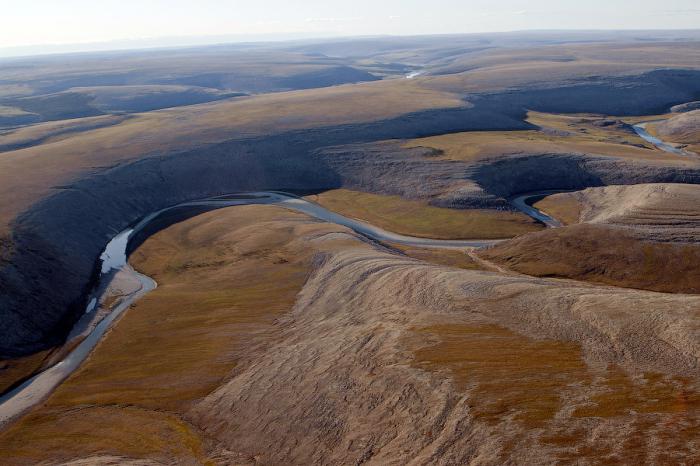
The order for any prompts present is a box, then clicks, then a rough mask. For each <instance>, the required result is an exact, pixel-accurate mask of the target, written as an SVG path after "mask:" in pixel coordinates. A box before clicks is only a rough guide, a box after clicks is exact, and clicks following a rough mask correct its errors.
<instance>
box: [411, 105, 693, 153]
mask: <svg viewBox="0 0 700 466" xmlns="http://www.w3.org/2000/svg"><path fill="white" fill-rule="evenodd" d="M600 119H602V117H600V116H593V115H559V114H547V113H539V112H532V111H531V112H529V113H528V118H527V121H529V122H530V123H532V124H534V125H537V126H539V127H540V128H542V130H528V131H469V132H462V133H453V134H444V135H440V136H432V137H427V138H419V139H412V140H410V141H407V142H406V143H405V147H417V146H424V147H431V148H434V149H437V150H439V151H441V152H442V154H441V155H439V156H438V157H437V158H438V159H443V160H461V161H468V162H474V161H478V160H483V159H487V158H491V157H497V156H501V155H523V154H533V155H538V154H548V153H581V154H594V155H605V156H610V157H620V158H631V159H645V160H646V159H649V160H665V161H668V160H682V158H681V156H676V155H673V154H669V153H666V152H662V151H658V150H654V146H653V145H652V144H650V143H647V142H646V141H644V140H643V139H641V138H640V137H639V136H637V135H636V134H635V133H634V132H631V131H625V130H622V129H620V128H616V127H598V126H595V125H594V124H593V121H595V120H600ZM545 129H547V130H555V131H559V132H561V134H557V133H556V132H552V131H549V132H545V131H544V130H545ZM564 132H565V133H564ZM638 146H642V147H638Z"/></svg>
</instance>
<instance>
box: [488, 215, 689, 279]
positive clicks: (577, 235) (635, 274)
mask: <svg viewBox="0 0 700 466" xmlns="http://www.w3.org/2000/svg"><path fill="white" fill-rule="evenodd" d="M480 256H481V257H483V258H485V259H487V260H491V261H494V262H496V263H498V264H501V265H504V266H506V267H507V268H509V269H512V270H514V271H517V272H520V273H523V274H526V275H533V276H536V277H560V278H572V279H575V280H587V281H591V282H596V283H603V284H607V285H614V286H621V287H625V288H638V289H644V290H652V291H662V292H671V293H700V268H699V267H698V264H699V263H700V246H698V245H696V244H674V243H657V242H651V241H642V240H639V239H638V237H637V236H635V235H634V233H633V232H631V231H629V230H626V229H624V228H619V227H610V226H605V225H594V224H580V225H572V226H569V227H565V228H560V229H555V230H548V231H543V232H539V233H535V234H531V235H526V236H522V237H520V238H516V239H514V240H511V241H508V242H505V243H501V244H499V245H497V246H494V247H493V248H490V249H487V250H485V251H483V252H481V253H480Z"/></svg>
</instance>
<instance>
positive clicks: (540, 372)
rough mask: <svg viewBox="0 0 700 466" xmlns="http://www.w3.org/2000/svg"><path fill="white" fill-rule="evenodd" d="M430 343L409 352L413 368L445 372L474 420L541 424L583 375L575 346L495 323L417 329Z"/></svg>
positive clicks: (555, 410)
mask: <svg viewBox="0 0 700 466" xmlns="http://www.w3.org/2000/svg"><path fill="white" fill-rule="evenodd" d="M418 332H420V333H421V334H423V335H426V336H428V337H431V338H437V339H438V342H437V343H436V344H433V345H430V346H426V347H423V348H420V349H418V350H416V351H415V352H414V354H415V364H416V365H417V367H420V368H423V369H426V370H430V371H438V372H439V371H444V370H447V371H448V373H449V374H450V376H451V377H452V378H453V379H454V380H455V382H456V383H457V384H458V385H459V386H460V387H461V388H462V389H463V390H467V389H468V390H470V406H472V409H473V415H474V417H476V418H477V419H482V420H484V421H486V422H490V423H492V422H497V421H502V420H503V418H504V417H506V416H509V415H514V416H515V418H516V419H518V420H519V421H521V422H523V423H524V424H525V425H527V426H528V427H539V426H542V425H543V424H544V423H545V422H546V421H548V420H550V419H551V418H552V417H553V416H554V415H555V414H556V413H557V411H558V410H559V409H560V407H561V395H562V392H563V391H564V390H565V389H566V387H567V386H568V385H570V384H572V383H574V382H578V381H582V380H587V379H588V377H589V375H588V371H587V368H586V364H585V363H584V362H583V359H582V357H581V349H580V348H579V347H578V345H575V344H572V343H563V342H560V341H555V340H532V339H529V338H526V337H523V336H521V335H518V334H516V333H513V332H511V331H509V330H507V329H505V328H502V327H498V326H496V325H459V324H456V325H436V326H432V327H425V328H421V329H419V330H418Z"/></svg>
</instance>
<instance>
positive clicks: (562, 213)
mask: <svg viewBox="0 0 700 466" xmlns="http://www.w3.org/2000/svg"><path fill="white" fill-rule="evenodd" d="M533 207H535V208H536V209H539V210H541V211H542V212H545V213H546V214H548V215H549V216H550V217H553V218H556V219H557V220H559V221H560V222H562V223H563V224H564V225H573V224H575V223H578V222H579V219H580V218H581V209H582V208H583V206H582V204H581V203H580V202H579V201H578V200H577V199H576V198H575V197H574V196H573V195H571V194H570V193H560V194H556V195H553V196H547V197H545V198H543V199H542V200H540V201H537V202H535V204H533Z"/></svg>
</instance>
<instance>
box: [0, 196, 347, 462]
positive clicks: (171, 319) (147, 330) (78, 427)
mask: <svg viewBox="0 0 700 466" xmlns="http://www.w3.org/2000/svg"><path fill="white" fill-rule="evenodd" d="M333 230H334V228H333V227H330V226H328V225H327V224H316V223H314V222H313V221H311V220H309V219H308V218H306V217H304V216H302V215H300V214H295V213H291V212H288V211H286V210H282V209H279V208H274V207H235V208H232V209H229V212H227V211H226V210H224V211H216V212H212V213H209V214H204V215H201V216H199V217H196V218H194V219H192V220H189V221H187V222H184V223H181V224H177V225H175V226H173V227H171V228H169V229H166V230H164V231H162V232H160V233H158V234H156V235H155V236H153V237H151V238H149V240H148V241H146V243H144V244H143V245H142V246H141V247H140V248H139V250H138V251H137V252H136V253H135V254H134V255H133V257H132V259H131V262H132V263H133V264H134V265H135V266H136V267H137V268H138V269H140V270H142V271H143V272H144V273H147V274H149V275H151V276H152V277H153V278H155V279H156V280H157V281H158V283H159V287H158V288H157V289H156V290H155V291H153V292H151V293H150V294H149V295H148V296H146V297H145V298H143V300H142V301H140V302H139V303H137V304H136V305H135V306H134V308H133V309H130V310H129V311H128V312H127V313H126V314H125V315H124V317H122V318H121V320H120V321H119V323H118V324H117V325H116V327H115V328H114V329H113V330H111V331H110V332H109V333H108V334H107V335H106V336H105V338H104V340H103V341H102V342H100V344H99V346H98V347H97V349H96V350H95V353H94V355H93V356H91V358H90V359H89V360H88V361H87V362H86V363H84V364H83V366H82V367H81V368H80V369H79V370H78V371H77V372H76V373H75V374H73V375H72V376H71V377H70V378H69V379H68V380H67V381H66V382H65V383H63V384H62V385H61V386H60V387H59V388H58V389H57V390H56V392H55V393H54V394H53V395H52V396H51V398H50V399H49V400H48V401H47V403H46V404H45V405H44V406H43V407H40V408H38V409H37V410H36V411H34V412H33V413H31V414H30V415H29V416H27V417H25V418H24V419H22V420H21V421H19V422H18V423H17V424H15V425H13V426H12V427H11V428H10V429H9V430H7V431H6V432H4V433H3V434H2V436H0V445H2V447H1V449H2V451H3V456H5V458H6V460H7V459H8V458H12V459H13V461H12V463H13V464H22V463H25V462H32V463H34V462H37V461H41V460H53V461H55V460H58V459H60V458H64V459H66V458H71V457H75V456H83V455H89V454H92V453H95V452H102V453H109V454H117V455H126V456H136V457H154V458H160V459H169V458H173V457H175V458H179V459H180V460H181V461H188V458H189V459H191V460H193V459H197V460H198V461H203V460H204V459H205V458H204V456H203V455H204V447H203V446H202V444H203V442H204V440H203V437H202V434H201V432H199V431H198V430H197V429H196V428H193V427H192V426H190V425H189V424H188V423H187V422H186V421H184V420H183V419H182V417H181V413H183V412H184V410H186V408H187V406H188V405H189V404H190V403H191V402H192V401H193V400H196V399H198V398H201V397H203V396H205V395H207V394H208V393H209V392H211V391H212V390H213V389H214V388H216V387H217V386H219V384H220V383H221V382H222V380H224V379H225V378H226V377H227V376H228V375H229V373H230V372H231V371H232V370H233V369H234V368H235V367H236V365H237V364H238V362H239V360H240V358H241V357H242V356H243V355H244V354H247V353H248V352H249V351H251V349H253V348H258V350H259V349H260V348H262V347H264V346H265V345H266V344H268V343H269V342H270V341H271V340H274V338H275V335H276V332H277V330H276V328H275V321H276V319H278V318H279V317H280V316H281V315H282V314H283V313H284V312H287V311H289V310H290V309H291V307H292V306H293V304H294V300H295V297H296V294H297V292H298V291H299V290H300V289H301V287H302V285H303V284H304V281H305V280H306V277H307V275H308V274H309V270H310V265H311V264H310V261H311V258H312V256H313V253H312V251H310V250H308V249H304V248H302V247H301V245H300V244H299V243H298V241H297V236H298V235H299V233H300V232H302V231H303V232H306V233H307V234H311V232H316V233H317V234H323V233H324V232H328V231H333ZM73 436H80V438H81V441H80V442H69V441H66V439H69V438H72V437H73ZM210 447H211V445H210ZM5 464H7V463H5Z"/></svg>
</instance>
